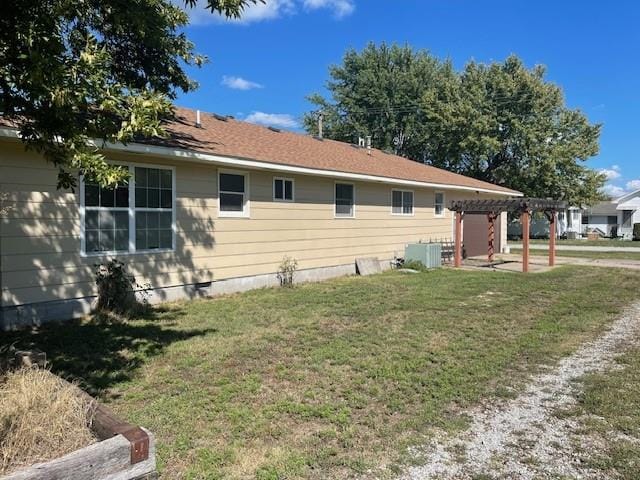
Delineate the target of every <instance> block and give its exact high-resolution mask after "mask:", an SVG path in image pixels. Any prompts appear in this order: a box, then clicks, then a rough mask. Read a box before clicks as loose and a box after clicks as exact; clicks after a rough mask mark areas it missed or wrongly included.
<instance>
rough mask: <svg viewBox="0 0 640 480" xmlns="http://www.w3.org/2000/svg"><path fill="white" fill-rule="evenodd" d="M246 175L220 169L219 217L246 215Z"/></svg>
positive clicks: (247, 204) (247, 203) (247, 208)
mask: <svg viewBox="0 0 640 480" xmlns="http://www.w3.org/2000/svg"><path fill="white" fill-rule="evenodd" d="M247 179H248V175H247V174H245V173H239V172H232V171H221V172H220V173H219V175H218V185H219V190H220V193H219V196H218V198H219V215H220V216H221V217H248V216H249V202H248V196H249V195H248V185H247V183H248V182H247Z"/></svg>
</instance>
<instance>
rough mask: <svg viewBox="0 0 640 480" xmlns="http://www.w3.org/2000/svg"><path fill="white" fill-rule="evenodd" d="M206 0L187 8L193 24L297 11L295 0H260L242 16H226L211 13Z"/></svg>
mask: <svg viewBox="0 0 640 480" xmlns="http://www.w3.org/2000/svg"><path fill="white" fill-rule="evenodd" d="M173 1H174V3H176V4H177V5H179V6H181V7H183V8H184V3H181V2H179V1H177V0H173ZM206 4H207V2H206V1H205V0H198V4H197V5H196V6H195V7H193V8H189V7H187V8H186V11H187V13H188V14H189V20H190V23H191V25H209V24H211V23H224V22H231V23H245V24H246V23H254V22H261V21H263V20H273V19H276V18H279V17H281V16H283V15H285V14H291V13H293V12H294V11H295V4H294V1H293V0H266V3H262V2H258V3H256V4H250V5H249V6H247V7H246V8H245V9H244V12H243V13H242V16H241V17H240V18H226V17H224V16H222V15H219V14H217V13H211V11H210V10H207V8H206Z"/></svg>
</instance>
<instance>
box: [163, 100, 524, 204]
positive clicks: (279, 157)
mask: <svg viewBox="0 0 640 480" xmlns="http://www.w3.org/2000/svg"><path fill="white" fill-rule="evenodd" d="M222 118H223V117H220V116H214V115H211V114H207V113H202V114H201V127H200V128H198V127H196V126H195V120H196V112H195V111H194V110H189V109H186V108H176V118H175V120H173V121H171V122H168V124H167V125H166V128H167V131H168V132H169V134H170V137H169V138H168V139H166V140H163V141H162V142H160V144H162V145H165V146H170V147H177V148H184V149H188V150H193V151H196V152H200V153H207V154H212V155H220V156H225V157H235V158H242V159H250V160H257V161H264V162H269V163H275V164H280V165H288V166H295V167H305V168H314V169H321V170H329V171H338V172H345V173H356V174H361V175H374V176H379V177H387V178H391V179H401V180H411V181H418V182H427V183H437V184H442V185H455V186H464V187H471V188H478V189H488V190H493V191H498V192H504V193H512V194H514V195H518V194H519V192H516V191H515V190H511V189H508V188H505V187H501V186H498V185H494V184H491V183H488V182H483V181H480V180H476V179H473V178H469V177H465V176H464V175H458V174H456V173H452V172H449V171H446V170H442V169H439V168H435V167H431V166H428V165H424V164H421V163H417V162H414V161H411V160H407V159H406V158H403V157H399V156H397V155H391V154H388V153H385V152H382V151H380V150H377V149H372V151H371V155H369V154H368V153H367V150H366V149H364V148H357V147H354V146H353V145H350V144H347V143H343V142H337V141H334V140H327V139H324V140H318V139H316V138H313V137H311V136H308V135H302V134H298V133H293V132H288V131H284V130H282V131H273V130H272V129H269V128H267V127H262V126H259V125H254V124H251V123H247V122H241V121H238V120H234V119H231V118H225V119H224V120H223V119H222Z"/></svg>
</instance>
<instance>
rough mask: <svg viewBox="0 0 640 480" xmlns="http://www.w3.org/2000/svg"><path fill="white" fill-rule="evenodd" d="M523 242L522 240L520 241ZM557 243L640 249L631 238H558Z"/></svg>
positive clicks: (547, 242)
mask: <svg viewBox="0 0 640 480" xmlns="http://www.w3.org/2000/svg"><path fill="white" fill-rule="evenodd" d="M530 242H531V243H541V244H544V245H549V240H546V239H531V240H530ZM518 243H521V242H518ZM556 245H578V246H581V247H637V248H638V249H640V242H634V241H631V240H622V239H611V238H602V239H600V240H586V239H585V240H565V239H558V240H556Z"/></svg>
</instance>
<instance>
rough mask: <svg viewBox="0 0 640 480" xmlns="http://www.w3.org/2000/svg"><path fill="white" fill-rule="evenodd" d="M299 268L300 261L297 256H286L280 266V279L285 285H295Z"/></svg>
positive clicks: (281, 283)
mask: <svg viewBox="0 0 640 480" xmlns="http://www.w3.org/2000/svg"><path fill="white" fill-rule="evenodd" d="M297 269H298V261H297V260H296V259H295V258H291V257H288V256H286V255H285V256H284V258H283V259H282V262H281V263H280V267H279V268H278V280H280V285H281V286H283V287H293V280H294V276H295V273H296V270H297Z"/></svg>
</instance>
